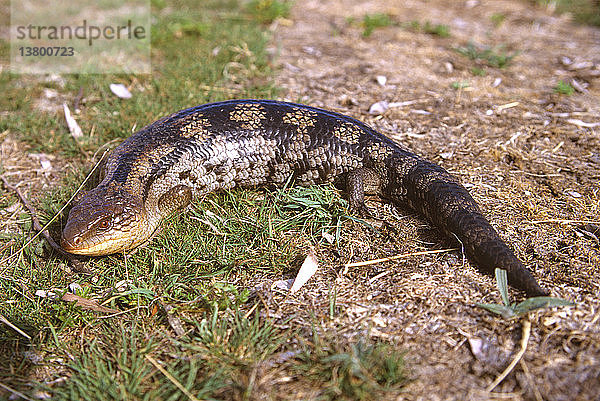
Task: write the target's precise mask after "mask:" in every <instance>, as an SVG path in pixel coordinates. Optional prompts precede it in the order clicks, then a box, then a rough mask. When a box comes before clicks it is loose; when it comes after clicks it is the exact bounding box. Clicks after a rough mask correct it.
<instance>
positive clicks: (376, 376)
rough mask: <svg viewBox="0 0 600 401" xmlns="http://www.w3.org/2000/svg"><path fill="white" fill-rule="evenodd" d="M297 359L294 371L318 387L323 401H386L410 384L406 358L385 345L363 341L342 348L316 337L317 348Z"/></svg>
mask: <svg viewBox="0 0 600 401" xmlns="http://www.w3.org/2000/svg"><path fill="white" fill-rule="evenodd" d="M297 358H298V360H299V361H300V363H299V364H298V365H296V366H295V367H294V369H295V370H297V371H298V372H299V373H300V374H302V375H303V376H307V377H309V378H311V379H312V380H315V381H316V382H318V383H319V388H320V389H321V390H320V394H319V395H320V396H321V398H322V399H329V400H334V399H346V400H371V399H375V398H381V399H385V398H386V397H385V395H386V393H387V392H388V391H390V390H397V389H399V388H400V387H401V386H402V385H404V384H405V383H406V381H407V374H406V370H405V367H404V358H403V354H402V353H400V352H398V351H397V350H396V349H394V348H393V347H391V346H389V345H387V344H384V343H368V342H365V341H364V340H362V339H361V340H359V341H358V342H355V343H349V344H347V345H344V346H340V345H339V344H338V343H337V342H336V341H333V340H322V339H320V338H319V337H318V336H315V344H314V345H312V346H310V347H307V348H306V349H305V350H303V352H301V353H300V354H299V355H298V357H297Z"/></svg>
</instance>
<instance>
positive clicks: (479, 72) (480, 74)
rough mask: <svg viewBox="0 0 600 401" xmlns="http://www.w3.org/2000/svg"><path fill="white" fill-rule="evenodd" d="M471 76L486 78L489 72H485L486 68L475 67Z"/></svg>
mask: <svg viewBox="0 0 600 401" xmlns="http://www.w3.org/2000/svg"><path fill="white" fill-rule="evenodd" d="M471 74H473V75H475V76H478V77H484V76H485V75H486V74H487V72H486V71H485V69H484V68H480V67H473V68H471Z"/></svg>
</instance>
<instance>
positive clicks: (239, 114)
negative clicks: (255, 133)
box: [229, 103, 267, 129]
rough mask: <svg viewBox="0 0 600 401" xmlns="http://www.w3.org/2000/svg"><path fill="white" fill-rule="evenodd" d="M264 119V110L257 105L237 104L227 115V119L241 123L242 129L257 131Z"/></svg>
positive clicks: (265, 116)
mask: <svg viewBox="0 0 600 401" xmlns="http://www.w3.org/2000/svg"><path fill="white" fill-rule="evenodd" d="M266 118H267V115H266V113H265V108H264V107H263V106H262V105H260V104H258V103H243V104H238V105H237V106H235V108H234V109H233V110H232V111H231V112H230V113H229V119H230V120H231V121H236V122H240V123H242V128H244V129H259V128H261V127H262V126H263V125H264V124H263V122H262V120H265V119H266Z"/></svg>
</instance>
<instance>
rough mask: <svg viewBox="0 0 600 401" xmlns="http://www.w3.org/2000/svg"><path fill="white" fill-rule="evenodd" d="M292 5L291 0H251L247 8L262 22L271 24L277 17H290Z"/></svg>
mask: <svg viewBox="0 0 600 401" xmlns="http://www.w3.org/2000/svg"><path fill="white" fill-rule="evenodd" d="M291 6H292V4H291V2H289V1H278V0H251V1H250V2H248V4H247V5H246V9H247V10H248V12H249V13H250V14H251V15H252V16H253V17H254V18H256V19H257V20H258V21H260V22H261V23H263V24H270V23H271V22H273V21H275V20H276V19H277V18H286V17H288V16H289V15H290V8H291Z"/></svg>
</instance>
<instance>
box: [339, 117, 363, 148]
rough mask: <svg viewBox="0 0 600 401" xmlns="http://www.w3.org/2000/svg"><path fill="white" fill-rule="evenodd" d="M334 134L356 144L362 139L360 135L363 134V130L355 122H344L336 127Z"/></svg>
mask: <svg viewBox="0 0 600 401" xmlns="http://www.w3.org/2000/svg"><path fill="white" fill-rule="evenodd" d="M332 134H333V135H334V136H335V137H336V138H338V139H340V140H342V141H344V142H347V143H349V144H352V145H354V144H356V143H358V141H359V140H360V136H361V135H362V134H363V130H362V129H361V128H360V127H358V126H356V125H355V124H352V123H350V122H344V123H342V124H340V125H338V126H337V127H335V128H334V130H333V131H332Z"/></svg>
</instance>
